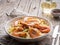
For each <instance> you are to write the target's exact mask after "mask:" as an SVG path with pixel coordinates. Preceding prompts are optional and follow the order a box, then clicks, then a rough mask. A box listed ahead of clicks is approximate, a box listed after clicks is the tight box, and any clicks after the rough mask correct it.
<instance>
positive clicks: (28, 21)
mask: <svg viewBox="0 0 60 45" xmlns="http://www.w3.org/2000/svg"><path fill="white" fill-rule="evenodd" d="M49 31H50V27H49V24H48V22H47V21H46V20H44V19H39V18H36V17H23V18H22V19H18V20H16V21H14V22H13V24H12V25H11V26H10V28H9V31H8V32H9V33H10V34H11V35H13V36H16V37H21V38H36V37H39V36H42V35H43V34H47V33H49Z"/></svg>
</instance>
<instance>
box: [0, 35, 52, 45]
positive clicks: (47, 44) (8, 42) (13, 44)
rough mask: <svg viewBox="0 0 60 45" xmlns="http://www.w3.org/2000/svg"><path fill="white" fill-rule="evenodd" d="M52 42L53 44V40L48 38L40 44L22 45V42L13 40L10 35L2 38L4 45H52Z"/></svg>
mask: <svg viewBox="0 0 60 45" xmlns="http://www.w3.org/2000/svg"><path fill="white" fill-rule="evenodd" d="M51 42H52V40H51V37H50V36H47V37H46V38H44V39H43V40H41V41H39V42H34V43H21V42H18V41H16V40H14V39H12V38H11V37H10V36H8V35H5V36H2V37H1V38H0V43H1V44H2V45H51Z"/></svg>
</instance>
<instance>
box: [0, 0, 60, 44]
mask: <svg viewBox="0 0 60 45" xmlns="http://www.w3.org/2000/svg"><path fill="white" fill-rule="evenodd" d="M41 1H42V0H1V1H0V15H1V16H0V44H2V45H51V43H52V37H51V35H52V33H53V31H52V32H51V34H50V35H49V36H47V37H46V38H45V39H43V40H42V41H40V42H36V43H30V44H22V43H20V42H17V41H15V40H14V39H12V38H10V37H9V36H8V35H7V34H6V32H5V30H4V24H5V23H6V21H8V20H10V19H12V17H9V16H7V15H6V13H7V14H8V15H10V14H12V15H15V14H20V15H23V14H21V13H17V12H16V10H17V11H18V12H19V11H23V12H26V13H29V14H30V15H29V16H38V17H40V16H42V17H45V16H43V15H42V13H41V12H42V11H41V7H40V4H41ZM56 3H57V8H58V7H59V6H60V5H59V4H60V1H56ZM14 9H16V10H14ZM45 18H47V19H49V20H50V21H51V22H52V24H53V28H54V27H55V26H56V25H57V24H59V23H60V20H55V19H54V18H52V17H47V16H46V17H45Z"/></svg>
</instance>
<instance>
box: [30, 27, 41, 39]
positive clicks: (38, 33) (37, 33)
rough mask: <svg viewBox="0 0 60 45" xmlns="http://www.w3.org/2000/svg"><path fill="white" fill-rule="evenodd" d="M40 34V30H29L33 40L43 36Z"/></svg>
mask: <svg viewBox="0 0 60 45" xmlns="http://www.w3.org/2000/svg"><path fill="white" fill-rule="evenodd" d="M40 33H41V32H40V31H39V30H38V29H34V28H30V29H29V34H30V36H31V38H36V37H38V36H40V35H41V34H40Z"/></svg>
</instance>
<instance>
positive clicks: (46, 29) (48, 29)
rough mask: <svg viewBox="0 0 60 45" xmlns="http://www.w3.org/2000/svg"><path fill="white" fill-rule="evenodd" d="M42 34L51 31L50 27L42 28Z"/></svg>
mask: <svg viewBox="0 0 60 45" xmlns="http://www.w3.org/2000/svg"><path fill="white" fill-rule="evenodd" d="M39 30H40V31H41V32H42V33H48V32H49V31H50V28H49V27H46V26H41V28H40V29H39Z"/></svg>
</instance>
